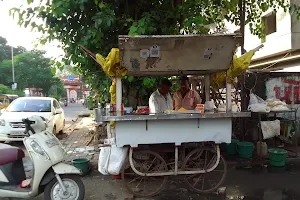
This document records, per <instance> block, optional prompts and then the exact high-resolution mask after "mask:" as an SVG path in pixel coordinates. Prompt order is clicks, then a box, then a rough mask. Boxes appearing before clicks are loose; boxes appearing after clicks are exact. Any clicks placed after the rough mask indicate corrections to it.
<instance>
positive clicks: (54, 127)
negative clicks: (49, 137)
mask: <svg viewBox="0 0 300 200" xmlns="http://www.w3.org/2000/svg"><path fill="white" fill-rule="evenodd" d="M52 133H53V135H56V126H53V129H52Z"/></svg>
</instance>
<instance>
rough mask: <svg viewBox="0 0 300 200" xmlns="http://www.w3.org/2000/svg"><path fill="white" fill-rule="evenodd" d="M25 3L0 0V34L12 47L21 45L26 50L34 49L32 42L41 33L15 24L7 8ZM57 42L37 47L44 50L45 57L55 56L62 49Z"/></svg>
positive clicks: (24, 2) (60, 53) (58, 54)
mask: <svg viewBox="0 0 300 200" xmlns="http://www.w3.org/2000/svg"><path fill="white" fill-rule="evenodd" d="M22 4H25V5H26V0H3V1H1V0H0V36H2V37H4V38H6V40H7V41H8V44H9V45H11V46H14V47H17V46H23V47H25V48H26V49H28V50H32V49H34V42H35V41H37V39H38V38H39V37H41V36H42V34H41V33H38V32H31V28H24V27H20V26H19V25H17V20H14V19H13V17H12V16H9V10H10V9H11V8H13V7H20V6H21V5H22ZM58 44H59V43H58V42H52V43H51V44H46V45H44V46H39V47H38V49H40V50H45V51H46V52H47V53H46V56H47V57H52V58H57V57H59V56H60V55H62V54H63V50H62V49H60V48H58V47H57V45H58Z"/></svg>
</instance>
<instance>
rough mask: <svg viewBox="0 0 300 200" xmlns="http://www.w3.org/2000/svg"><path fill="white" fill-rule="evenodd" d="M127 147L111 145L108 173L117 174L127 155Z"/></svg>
mask: <svg viewBox="0 0 300 200" xmlns="http://www.w3.org/2000/svg"><path fill="white" fill-rule="evenodd" d="M127 151H128V148H127V147H116V146H115V145H113V146H112V147H111V153H110V157H109V164H108V173H109V174H112V175H118V174H120V172H121V169H122V167H123V165H124V162H125V159H126V156H127Z"/></svg>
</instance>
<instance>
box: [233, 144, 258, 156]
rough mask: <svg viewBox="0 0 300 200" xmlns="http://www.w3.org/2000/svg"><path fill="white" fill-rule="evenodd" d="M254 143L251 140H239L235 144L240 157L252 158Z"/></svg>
mask: <svg viewBox="0 0 300 200" xmlns="http://www.w3.org/2000/svg"><path fill="white" fill-rule="evenodd" d="M253 150H254V145H253V143H251V142H239V143H238V144H237V151H238V153H239V157H240V158H246V159H248V158H252V155H253Z"/></svg>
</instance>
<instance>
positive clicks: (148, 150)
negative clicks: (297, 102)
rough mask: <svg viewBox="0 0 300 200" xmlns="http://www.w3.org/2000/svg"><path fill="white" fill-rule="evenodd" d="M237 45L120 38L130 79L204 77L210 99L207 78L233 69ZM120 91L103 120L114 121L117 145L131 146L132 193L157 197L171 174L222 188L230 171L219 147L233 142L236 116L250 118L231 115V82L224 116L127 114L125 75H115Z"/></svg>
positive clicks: (232, 40)
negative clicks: (113, 108) (124, 109)
mask: <svg viewBox="0 0 300 200" xmlns="http://www.w3.org/2000/svg"><path fill="white" fill-rule="evenodd" d="M239 41H240V36H238V35H234V34H230V35H205V36H204V35H176V36H119V50H120V60H121V66H123V67H126V68H127V70H128V72H127V75H129V76H179V75H203V76H205V88H206V90H205V93H206V95H205V96H206V101H208V100H210V99H209V97H210V90H209V88H210V86H209V82H210V81H209V75H211V74H212V73H216V72H220V71H226V70H227V69H228V68H229V66H230V64H231V62H232V58H233V55H234V52H235V50H236V48H237V46H238V43H239ZM116 88H117V91H116V98H117V100H116V112H115V113H112V114H111V115H106V116H104V117H103V121H106V122H112V121H113V122H114V123H115V126H114V128H112V127H111V128H110V130H109V133H108V135H109V137H112V138H115V143H116V146H117V147H125V146H128V147H130V148H129V154H128V161H127V162H126V164H125V166H124V169H123V170H122V179H124V183H125V186H126V187H127V188H128V189H129V191H130V192H131V193H133V194H134V195H135V196H137V197H149V196H153V195H156V194H158V193H159V192H160V191H161V190H162V189H163V186H164V185H165V184H166V181H167V177H168V176H173V175H182V176H184V179H185V180H186V182H187V184H188V185H189V186H191V187H192V188H193V189H194V190H195V191H197V192H211V191H213V190H215V189H216V188H218V187H219V186H220V185H221V184H222V182H223V181H224V179H225V176H226V170H227V167H226V162H225V160H224V158H223V157H222V156H221V154H220V149H219V145H218V144H220V143H230V142H231V137H232V118H235V117H250V113H248V112H231V85H230V84H229V83H228V84H226V91H227V94H226V102H227V103H226V104H227V105H226V112H223V113H221V112H219V113H218V112H215V113H203V114H201V113H165V114H148V115H138V114H130V115H124V114H122V112H120V111H121V103H122V83H121V77H116ZM170 146H172V152H173V153H172V154H171V156H170V151H168V150H170ZM215 173H216V174H215ZM212 177H214V178H212ZM215 179H217V180H215ZM212 180H214V181H212ZM134 182H136V183H134ZM142 184H145V185H144V186H143V185H142Z"/></svg>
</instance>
